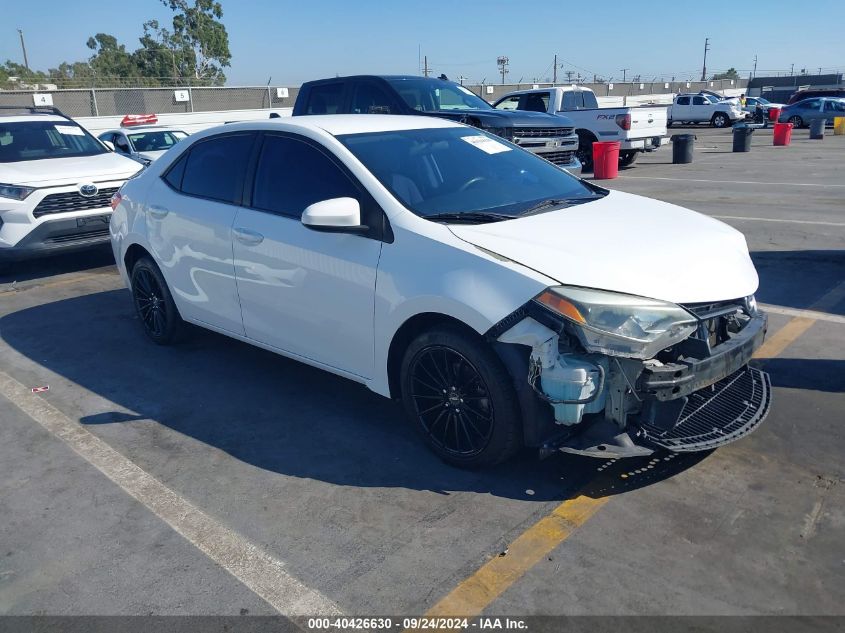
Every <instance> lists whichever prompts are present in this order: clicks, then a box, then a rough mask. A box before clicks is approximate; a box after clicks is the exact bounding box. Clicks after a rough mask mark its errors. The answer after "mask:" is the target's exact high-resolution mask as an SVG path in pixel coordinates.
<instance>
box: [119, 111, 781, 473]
mask: <svg viewBox="0 0 845 633" xmlns="http://www.w3.org/2000/svg"><path fill="white" fill-rule="evenodd" d="M114 203H115V213H114V215H113V217H112V222H111V232H112V244H113V248H114V253H115V258H116V260H117V264H118V267H119V269H120V272H121V275H122V276H123V278H124V280H125V282H126V283H127V284H128V286H129V288H130V289H131V292H132V297H133V301H134V305H135V309H136V311H137V314H138V317H139V320H140V323H142V324H143V327H144V330H145V332H146V334H147V335H148V336H149V337H150V338H151V339H152V340H153V341H155V342H157V343H162V344H164V343H170V342H173V341H174V340H176V339H177V338H178V335H179V334H180V332H181V330H182V326H183V324H184V322H185V321H187V322H189V323H193V324H196V325H199V326H201V327H204V328H208V329H211V330H214V331H216V332H220V333H223V334H226V335H228V336H231V337H233V338H236V339H239V340H241V341H245V342H247V343H251V344H253V345H258V346H260V347H263V348H266V349H268V350H272V351H274V352H277V353H279V354H283V355H285V356H288V357H291V358H294V359H297V360H300V361H302V362H304V363H308V364H310V365H314V366H316V367H320V368H322V369H325V370H327V371H329V372H332V373H335V374H338V375H341V376H345V377H346V378H349V379H351V380H354V381H357V382H360V383H362V384H364V385H366V386H367V387H369V388H370V389H372V390H373V391H375V392H377V393H379V394H382V395H384V396H388V397H393V398H398V399H401V400H402V401H403V403H404V405H405V408H406V410H407V412H408V415H409V416H410V418H411V419H412V420H413V423H414V425H415V426H416V427H417V429H418V430H419V431H420V433H421V434H422V436H423V437H424V438H425V440H426V441H427V443H428V445H429V446H430V447H431V448H432V449H433V450H434V451H435V452H436V453H437V454H438V455H440V456H441V457H442V458H443V459H445V460H446V461H448V462H450V463H453V464H458V465H463V466H478V465H484V464H491V463H495V462H499V461H501V460H503V459H505V458H507V457H509V456H510V455H512V454H513V453H514V452H515V451H517V450H518V449H519V448H520V447H521V446H524V445H525V446H533V447H540V448H542V449H543V450H544V451H552V450H558V449H559V450H563V451H570V452H575V453H580V454H583V455H595V456H599V457H624V456H629V455H646V454H649V453H651V452H652V451H654V450H657V449H669V450H672V451H694V450H704V449H709V448H713V447H716V446H719V445H721V444H725V443H727V442H730V441H732V440H735V439H737V438H739V437H741V436H743V435H745V434H746V433H748V432H749V431H751V430H752V429H753V428H755V427H756V426H757V425H758V424H759V423H760V421H761V420H762V419H763V417H764V416H765V415H766V413H767V411H768V408H769V402H770V399H769V394H770V387H769V381H768V377H767V376H766V374H764V373H763V372H761V371H759V370H757V369H753V368H749V367H748V361H749V359H750V358H751V355H752V353H753V352H754V350H755V349H757V347H758V346H759V345H760V344H761V343H762V341H763V338H764V335H765V331H766V317H765V315H764V314H762V313H761V312H760V311H759V310H758V309H757V306H756V303H755V301H754V292H755V291H756V289H757V283H758V280H757V273H756V271H755V269H754V266H753V264H752V262H751V259H750V257H749V254H748V249H747V246H746V243H745V239H744V237H743V235H742V234H741V233H739V232H738V231H736V230H735V229H733V228H731V227H729V226H727V225H726V224H723V223H721V222H718V221H716V220H714V219H711V218H709V217H707V216H704V215H700V214H698V213H695V212H693V211H689V210H687V209H683V208H681V207H677V206H674V205H671V204H666V203H663V202H658V201H655V200H651V199H648V198H642V197H639V196H634V195H629V194H626V193H620V192H613V191H608V190H606V189H602V188H600V187H598V186H596V185H594V184H591V183H589V182H587V181H583V180H580V179H578V178H575V177H574V176H571V175H570V174H568V173H567V172H565V171H564V170H562V169H560V168H558V167H556V166H554V165H552V164H551V163H549V162H547V161H545V160H542V159H541V158H538V157H537V156H535V155H533V154H531V153H530V152H528V151H525V150H523V149H521V148H519V147H517V146H515V145H512V144H510V143H507V142H506V141H503V140H502V139H500V138H498V137H496V136H493V135H491V134H487V133H485V132H483V131H481V130H478V129H476V128H473V127H468V126H465V125H461V124H460V123H455V122H452V121H448V120H444V119H438V118H432V117H417V116H390V115H376V114H373V115H367V116H360V115H332V116H309V117H301V118H293V119H283V120H281V119H276V120H273V121H267V122H244V123H236V124H232V125H227V126H225V127H217V128H212V129H208V130H204V131H202V132H200V133H198V134H195V135H193V136H191V137H190V138H189V139H187V140H186V141H185V142H184V143H182V144H181V146H180V147H179V148H178V150H174V151H173V152H171V153H169V154H168V155H167V156H165V157H164V158H162V159H160V160H158V161H156V162H155V163H153V164H152V165H151V166H150V167H148V168H147V169H146V170H145V171H144V172H143V173H142V174H140V175H139V176H138V177H137V178H134V179H132V180H130V181H129V182H127V183H126V185H125V186H124V187H123V188H122V189H121V191H120V192H119V193H118V194H117V195H116V196H115V200H114ZM667 262H671V264H669V263H667ZM327 395H328V394H327ZM350 432H354V430H350Z"/></svg>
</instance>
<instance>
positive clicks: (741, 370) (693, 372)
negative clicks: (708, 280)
mask: <svg viewBox="0 0 845 633" xmlns="http://www.w3.org/2000/svg"><path fill="white" fill-rule="evenodd" d="M547 304H548V305H547ZM549 305H552V306H556V304H554V303H550V302H548V301H546V302H544V301H543V300H537V299H535V300H533V301H531V302H529V303H528V304H526V305H525V306H523V307H522V308H520V309H519V310H517V311H516V312H514V313H513V314H511V315H509V317H507V318H506V319H504V320H503V321H502V322H500V323H499V324H497V325H496V326H494V328H492V329H491V331H490V332H489V333H488V337H489V338H491V340H496V341H498V342H499V343H503V344H513V345H524V346H528V347H530V357H529V360H528V375H527V377H526V380H527V382H528V383H529V385H530V387H531V388H532V389H533V391H534V393H535V394H536V397H537V398H539V399H540V400H542V401H543V402H545V403H546V404H547V405H548V406H549V407H551V409H552V411H553V416H554V422H555V427H556V428H555V432H553V433H551V434H550V435H549V437H547V438H546V439H545V441H544V442H543V444H542V448H543V450H544V452H546V453H548V452H551V451H555V450H561V451H565V452H570V453H577V454H581V455H589V456H595V457H604V458H610V457H629V456H636V455H648V454H650V453H652V452H653V451H655V450H657V449H665V450H669V451H674V452H687V451H702V450H709V449H713V448H716V447H718V446H722V445H724V444H728V443H730V442H733V441H735V440H737V439H740V438H741V437H744V436H745V435H747V434H749V433H751V432H752V431H753V430H754V429H756V428H757V427H758V426H759V425H760V423H761V422H762V421H763V420H764V419H765V417H766V415H767V413H768V411H769V408H770V405H771V385H770V382H769V377H768V375H767V374H766V373H765V372H762V371H760V370H759V369H755V368H753V367H750V366H749V365H748V363H749V361H750V360H751V357H752V355H753V353H754V351H755V350H756V349H757V348H759V347H760V345H761V344H762V343H763V340H764V337H765V334H766V328H767V318H766V315H765V314H763V313H762V312H760V311H759V310H758V309H757V306H756V303H755V302H754V300H753V297H747V298H742V299H737V300H731V301H722V302H714V303H707V304H693V305H684V306H674V307H675V308H677V309H678V310H680V311H681V313H682V314H685V315H687V317H688V318H687V319H686V320H684V321H682V322H679V323H676V324H674V325H672V326H671V327H667V328H666V331H667V332H668V334H665V338H663V339H661V338H659V337H655V342H654V345H657V346H660V345H661V344H662V342H665V341H669V342H670V343H671V344H670V345H668V346H666V347H662V348H660V349H650V348H648V347H647V346H644V347H642V348H639V349H641V350H644V351H642V352H641V353H640V352H639V349H638V350H632V349H627V348H625V346H624V345H622V344H620V345H615V344H614V342H613V341H612V340H611V341H610V343H608V342H607V340H608V339H607V338H606V337H605V338H601V337H599V336H596V335H595V332H596V331H595V328H593V327H592V326H591V325H590V324H589V323H579V322H578V319H577V318H576V315H577V316H578V317H580V316H581V315H580V314H579V313H578V308H580V309H581V311H582V312H585V313H586V311H585V310H584V308H583V307H582V306H581V305H580V304H577V303H576V304H570V305H569V307H566V306H564V307H561V308H557V309H550V307H549ZM575 306H578V307H575ZM594 318H598V319H601V318H603V317H602V316H601V315H600V316H598V317H594ZM656 327H657V326H654V327H653V328H652V331H653V330H654V329H655V328H656ZM672 328H674V329H672ZM673 337H674V338H673ZM661 341H662V342H661ZM637 356H639V357H637Z"/></svg>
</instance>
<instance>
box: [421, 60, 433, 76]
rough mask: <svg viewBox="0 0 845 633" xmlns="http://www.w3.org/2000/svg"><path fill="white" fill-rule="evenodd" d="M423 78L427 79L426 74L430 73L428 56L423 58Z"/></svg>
mask: <svg viewBox="0 0 845 633" xmlns="http://www.w3.org/2000/svg"><path fill="white" fill-rule="evenodd" d="M423 64H424V65H423V76H425V77H428V73H430V72H431V71H430V70H429V69H428V55H426V56H425V57H423Z"/></svg>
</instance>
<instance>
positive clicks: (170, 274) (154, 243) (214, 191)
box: [146, 132, 256, 335]
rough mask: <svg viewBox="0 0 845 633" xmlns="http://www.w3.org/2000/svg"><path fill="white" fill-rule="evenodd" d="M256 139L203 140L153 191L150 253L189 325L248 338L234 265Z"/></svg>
mask: <svg viewBox="0 0 845 633" xmlns="http://www.w3.org/2000/svg"><path fill="white" fill-rule="evenodd" d="M255 139H256V135H255V133H253V132H234V133H227V134H220V135H217V136H212V137H209V138H206V139H203V140H201V141H199V142H197V143H194V144H193V145H191V146H190V147H189V148H188V150H187V151H186V152H183V154H182V155H181V156H180V158H179V159H178V160H177V161H176V162H175V163H174V164H173V165H172V166H171V167H170V168H168V170H167V171H166V172H165V173H164V174H163V177H162V178H160V179H156V182H155V183H154V184H153V185H152V187H151V188H150V192H149V194H148V196H147V201H146V214H147V232H148V239H149V244H150V248H151V249H152V252H153V255H154V256H155V258H156V261H157V262H158V264H159V266H160V268H161V270H162V273H163V274H164V277H165V279H166V280H167V283H168V286H169V287H170V290H171V292H172V294H173V298H174V301H175V302H176V305H177V306H178V308H179V312H180V314H181V315H182V317H183V318H185V319H187V320H189V321H196V322H199V323H201V324H205V325H208V326H211V327H212V328H217V329H220V330H225V331H226V332H232V333H234V334H239V335H243V333H244V329H243V321H242V319H241V307H240V302H239V300H238V291H237V286H236V283H235V269H234V263H233V260H232V223H233V222H234V220H235V216H236V215H237V213H238V208H239V206H238V205H239V204H240V203H241V196H242V194H243V185H244V178H245V174H246V166H247V164H248V162H249V158H250V155H251V152H252V149H253V144H254V142H255Z"/></svg>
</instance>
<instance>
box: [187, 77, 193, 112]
mask: <svg viewBox="0 0 845 633" xmlns="http://www.w3.org/2000/svg"><path fill="white" fill-rule="evenodd" d="M188 105H190V106H191V112H193V111H194V92H193V90H192V89H191V85H190V84H188Z"/></svg>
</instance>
